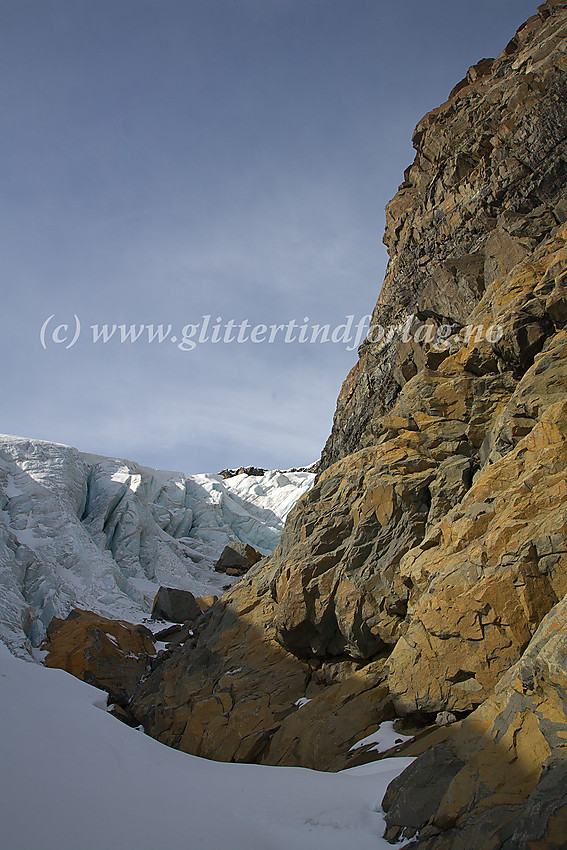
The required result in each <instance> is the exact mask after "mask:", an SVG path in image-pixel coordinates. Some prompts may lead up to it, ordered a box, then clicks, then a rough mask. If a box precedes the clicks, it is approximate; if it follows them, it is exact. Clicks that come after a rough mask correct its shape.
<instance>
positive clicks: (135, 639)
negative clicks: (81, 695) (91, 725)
mask: <svg viewBox="0 0 567 850" xmlns="http://www.w3.org/2000/svg"><path fill="white" fill-rule="evenodd" d="M42 649H43V650H45V651H46V652H47V655H46V656H45V665H46V667H59V668H61V669H62V670H66V671H67V672H68V673H72V675H73V676H76V677H77V678H78V679H82V680H83V681H84V682H88V683H89V684H90V685H94V686H95V687H97V688H101V689H102V690H103V691H107V693H108V694H109V697H110V701H111V702H113V703H116V704H117V705H119V706H121V707H122V708H125V707H126V705H127V704H128V700H129V699H130V696H131V694H132V692H133V691H134V689H135V687H136V685H137V684H138V683H139V681H140V679H141V678H142V677H143V676H144V675H145V674H146V673H148V672H149V669H150V662H151V659H152V657H153V656H154V655H155V651H156V650H155V647H154V643H153V640H152V635H151V632H150V631H149V630H148V629H146V628H145V627H144V626H135V625H132V624H131V623H126V622H124V621H121V620H109V619H107V618H106V617H100V616H99V615H98V614H93V612H92V611H81V610H80V609H77V608H76V609H74V610H73V611H71V613H70V614H69V616H68V617H67V618H66V619H65V620H60V619H59V618H57V617H54V618H53V620H52V621H51V623H50V625H49V628H48V630H47V637H46V639H45V641H44V643H43V644H42Z"/></svg>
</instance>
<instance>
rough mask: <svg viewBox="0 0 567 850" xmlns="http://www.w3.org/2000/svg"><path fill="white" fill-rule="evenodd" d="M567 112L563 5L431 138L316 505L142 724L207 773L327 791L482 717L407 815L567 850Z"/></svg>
mask: <svg viewBox="0 0 567 850" xmlns="http://www.w3.org/2000/svg"><path fill="white" fill-rule="evenodd" d="M566 102H567V3H561V2H557V0H548V2H546V3H544V4H543V5H542V6H541V7H540V8H539V10H538V12H537V14H536V15H534V16H533V17H532V18H530V19H529V20H528V21H527V22H526V23H525V24H524V25H523V26H522V27H521V28H520V30H519V31H518V32H517V33H516V35H515V36H514V38H513V39H512V40H511V41H510V43H509V44H508V46H507V47H506V48H505V50H504V51H503V52H502V53H501V54H500V56H498V57H497V58H496V59H495V60H482V61H481V62H479V63H478V64H477V65H475V66H473V67H472V68H471V69H470V70H469V72H468V74H467V77H466V79H465V80H464V81H462V83H460V84H459V85H458V86H456V87H455V89H454V90H453V91H452V92H451V95H450V97H449V99H448V101H447V102H446V103H444V104H443V105H442V106H440V107H439V108H438V109H436V110H434V111H433V112H431V113H429V115H427V116H425V118H423V119H422V120H421V121H420V123H419V124H418V126H417V128H416V131H415V134H414V145H415V148H416V158H415V161H414V163H413V165H411V166H410V167H409V168H408V169H407V171H406V174H405V179H404V182H403V183H402V185H401V187H400V189H399V192H398V194H397V195H396V197H395V198H394V200H393V201H392V202H391V203H390V205H389V206H388V211H387V227H386V236H385V240H386V244H387V245H388V250H389V253H390V262H389V266H388V270H387V274H386V281H385V284H384V288H383V290H382V293H381V295H380V299H379V301H378V304H377V307H376V309H375V311H374V316H373V324H372V328H371V333H370V335H369V339H368V340H367V341H366V342H365V343H364V344H363V345H362V347H361V349H360V359H359V362H358V363H357V365H356V366H355V367H354V369H353V370H352V372H351V373H350V375H349V376H348V378H347V380H346V381H345V384H344V386H343V389H342V391H341V395H340V397H339V400H338V404H337V412H336V416H335V422H334V426H333V432H332V434H331V437H330V438H329V441H328V443H327V445H326V447H325V449H324V452H323V455H322V459H321V464H320V473H319V475H318V478H317V481H316V483H315V485H314V487H313V489H312V490H311V491H310V492H309V493H308V494H307V495H306V496H304V497H303V498H302V499H301V500H300V501H299V502H298V503H297V505H296V507H295V508H294V510H293V511H292V512H291V513H290V515H289V516H288V520H287V524H286V529H285V532H284V535H283V537H282V541H281V544H280V546H279V547H278V549H277V550H276V552H275V553H274V555H273V556H272V557H271V558H269V559H267V560H264V561H263V562H262V564H261V565H259V566H257V567H254V568H252V569H251V570H250V571H249V572H248V574H247V575H246V578H245V579H244V580H243V581H241V582H240V583H239V584H237V585H236V586H235V587H234V588H233V589H231V590H230V591H229V592H228V593H227V594H226V595H225V596H224V597H223V599H222V600H221V601H220V602H219V603H217V605H215V606H213V608H212V609H211V610H210V612H209V614H208V615H207V616H206V617H205V618H203V621H202V625H200V627H199V628H198V630H197V631H196V633H195V635H194V637H193V639H192V640H191V641H190V642H187V643H186V644H185V645H184V647H183V648H181V649H179V650H178V651H176V652H174V653H173V654H172V656H171V657H170V658H169V659H168V660H167V662H165V663H164V664H163V665H162V666H161V667H159V668H158V669H156V670H155V671H154V673H152V675H151V676H150V677H149V678H148V679H147V680H145V682H144V683H143V685H142V686H141V687H140V688H139V689H138V690H137V692H136V694H135V695H134V698H133V702H132V710H133V711H134V713H135V714H136V716H137V718H138V719H139V720H140V721H141V722H143V723H144V726H145V728H146V730H147V731H148V732H150V733H151V734H153V735H155V736H156V737H158V738H159V739H160V740H162V741H164V742H165V743H169V744H172V745H173V746H177V747H180V748H181V749H184V750H187V751H189V752H194V753H198V754H200V755H205V756H208V757H213V758H221V759H226V760H234V761H240V760H255V761H261V762H265V763H271V764H294V765H295V764H301V765H305V766H308V767H319V768H324V769H338V768H340V767H344V766H346V765H348V764H349V750H350V747H351V746H352V744H353V743H355V742H356V741H357V740H360V739H361V738H363V737H364V736H365V735H367V734H369V733H371V732H373V731H375V730H376V728H377V727H378V726H379V725H380V724H381V723H382V722H383V721H385V720H388V719H389V718H392V717H393V716H395V715H398V716H399V715H405V716H407V717H408V718H411V719H412V720H413V722H415V723H416V724H419V723H420V722H421V723H422V724H426V723H428V722H431V721H432V720H433V719H434V718H435V717H436V716H437V715H439V714H440V715H441V716H448V715H449V714H452V715H454V716H455V717H457V718H458V719H459V720H461V721H463V718H467V719H466V720H464V721H463V722H461V724H460V725H459V724H457V725H455V726H453V727H452V729H453V732H452V734H449V737H448V738H447V740H446V741H444V742H443V743H442V744H439V748H437V749H434V750H430V751H429V752H427V753H425V754H424V755H423V756H422V757H421V758H420V759H418V760H417V761H416V762H415V765H414V766H413V767H412V768H410V770H409V772H406V774H403V775H402V778H401V779H400V781H399V783H398V784H397V785H396V787H395V788H394V789H392V791H391V793H390V794H389V795H388V799H387V801H386V805H387V806H389V822H390V827H389V829H390V835H391V836H392V837H396V836H397V835H398V834H399V833H400V832H401V831H402V830H404V829H409V830H412V829H413V830H414V831H419V830H421V834H420V835H419V837H418V838H417V839H416V840H417V841H418V842H419V843H418V845H417V846H423V847H427V848H428V850H449V848H455V850H463V848H469V847H473V846H483V847H487V848H494V850H504V848H505V850H512V848H520V847H527V846H531V847H534V848H535V847H538V848H539V847H546V848H552V847H561V846H564V844H562V842H563V841H564V836H565V834H566V833H565V829H564V827H563V820H562V819H563V817H564V806H565V800H564V796H562V795H563V791H562V790H561V788H564V787H565V784H564V782H563V785H562V786H561V787H560V786H559V784H558V783H559V780H560V779H561V780H562V777H564V776H565V775H566V774H567V768H566V766H565V765H566V762H565V732H564V731H563V732H561V726H562V725H563V730H564V729H565V721H566V713H565V712H566V703H565V695H564V684H563V683H564V680H565V675H566V670H567V661H566V656H565V647H564V645H563V643H564V641H563V637H562V635H563V632H564V630H565V629H566V628H567V617H566V609H565V602H564V601H563V600H564V597H565V594H566V591H567V480H566V478H565V466H566V462H567V394H566V390H567V331H566V329H565V323H566V321H567V224H566V222H567V180H566V178H567V111H566V110H565V103H566ZM522 665H523V666H522ZM522 671H523V672H522ZM530 671H531V673H530ZM522 676H523V677H524V679H525V686H524V685H522V686H521V687H520V685H518V681H524V679H522ZM530 676H531V678H530ZM518 677H519V679H518ZM306 699H309V700H310V702H309V703H308V704H305V705H303V707H298V706H297V705H296V704H297V703H298V701H300V702H301V701H302V700H306ZM455 729H456V730H457V731H454V730H455ZM506 766H509V771H508V768H507V767H506ZM562 781H563V780H562ZM555 785H557V788H555ZM420 787H421V788H422V792H420V798H419V806H416V809H415V811H414V812H413V813H412V812H410V810H409V809H410V807H408V806H407V805H406V804H405V802H404V801H405V800H410V799H412V795H414V796H415V795H416V794H417V791H416V789H419V788H420ZM553 789H555V790H553ZM467 830H468V831H467ZM475 830H476V831H475ZM406 834H408V833H406ZM416 834H417V833H416ZM557 836H562V837H561V838H557ZM514 842H515V843H514ZM522 842H523V843H522ZM530 842H531V844H530ZM538 842H540V843H538ZM541 842H543V843H541ZM554 842H555V843H554Z"/></svg>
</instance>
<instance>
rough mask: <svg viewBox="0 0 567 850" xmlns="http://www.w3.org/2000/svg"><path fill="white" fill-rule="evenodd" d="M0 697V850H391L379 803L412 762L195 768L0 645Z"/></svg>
mask: <svg viewBox="0 0 567 850" xmlns="http://www.w3.org/2000/svg"><path fill="white" fill-rule="evenodd" d="M0 699H1V701H2V721H3V722H2V729H1V732H0V759H1V764H2V776H3V781H2V789H1V794H0V823H1V824H2V847H3V848H4V850H31V848H33V847H41V848H42V850H77V848H80V850H102V848H109V850H115V848H120V849H121V850H159V848H176V849H178V850H181V848H191V850H196V848H200V847H202V848H208V850H211V848H214V850H225V848H226V850H345V848H348V850H386V848H390V850H391V845H390V844H388V843H387V842H386V841H384V840H383V839H382V838H381V837H380V836H381V835H382V833H383V831H384V823H383V816H382V814H381V812H380V801H381V800H382V797H383V794H384V792H385V789H386V786H387V784H388V783H389V782H390V781H391V780H392V779H393V778H394V777H395V776H396V775H397V774H398V773H400V772H401V770H403V769H404V768H405V767H406V766H407V765H408V764H409V763H410V762H411V761H412V759H407V758H405V759H388V760H384V761H379V762H375V763H374V764H370V765H364V766H363V767H360V768H351V769H350V770H346V771H343V772H342V773H336V774H332V773H319V772H317V771H312V770H306V769H301V768H285V767H263V766H257V765H242V764H223V763H220V762H213V761H207V760H205V759H200V758H196V757H195V756H189V755H186V754H185V753H181V752H178V751H177V750H173V749H170V748H169V747H166V746H164V745H163V744H160V743H159V742H157V741H154V740H153V739H152V738H149V737H147V736H146V735H144V734H143V733H142V732H138V731H136V730H134V729H130V728H128V727H127V726H124V725H123V724H122V723H120V722H119V721H118V720H116V719H115V718H114V717H112V716H111V715H110V714H108V713H107V712H106V711H105V707H106V694H104V693H102V692H101V691H98V690H96V689H95V688H92V687H91V686H90V685H86V684H85V683H83V682H80V681H79V680H78V679H75V678H73V677H72V676H71V675H69V674H68V673H65V672H63V671H62V670H52V669H46V668H44V667H41V666H40V665H38V664H34V663H33V662H26V661H23V660H21V659H19V658H15V657H14V656H12V655H11V654H10V653H9V652H8V651H7V649H6V648H5V647H4V646H2V645H1V644H0Z"/></svg>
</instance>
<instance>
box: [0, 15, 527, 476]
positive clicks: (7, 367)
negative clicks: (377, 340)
mask: <svg viewBox="0 0 567 850" xmlns="http://www.w3.org/2000/svg"><path fill="white" fill-rule="evenodd" d="M535 8H536V2H524V0H476V2H472V0H470V1H469V0H430V2H428V3H424V2H423V0H406V2H404V3H398V2H393V0H384V2H382V0H0V114H1V115H2V117H3V122H4V132H3V133H2V136H1V138H0V163H1V165H0V168H1V171H2V192H1V194H0V275H1V276H0V281H1V287H2V305H3V309H2V311H1V313H0V356H1V357H2V362H3V366H4V368H3V369H2V379H1V380H2V422H1V423H0V431H2V432H4V433H10V434H16V435H20V436H25V437H32V438H39V439H45V440H52V441H55V442H61V443H67V444H70V445H74V446H76V447H77V448H78V449H80V450H81V451H87V452H93V453H97V454H103V455H111V456H119V457H127V458H129V459H132V460H136V461H138V462H139V463H141V464H143V465H148V466H153V467H158V468H165V469H174V470H180V471H182V472H187V473H198V472H217V471H219V470H220V469H222V468H225V467H239V466H241V465H249V464H253V465H257V466H263V467H266V468H288V467H291V466H301V465H304V464H308V463H311V462H313V461H314V460H316V459H317V458H318V457H319V455H320V452H321V449H322V447H323V444H324V442H325V440H326V438H327V436H328V434H329V433H330V429H331V425H332V417H333V413H334V409H335V404H336V398H337V395H338V392H339V390H340V386H341V384H342V381H343V380H344V378H345V377H346V375H347V373H348V371H349V369H350V368H351V367H352V366H353V365H354V363H355V362H356V347H357V346H356V342H357V339H356V326H357V324H358V323H359V322H360V323H361V325H360V327H361V330H363V329H364V325H363V319H364V316H367V315H368V314H369V313H371V311H372V309H373V307H374V305H375V303H376V299H377V296H378V293H379V290H380V286H381V282H382V279H383V276H384V270H385V266H386V262H387V255H386V251H385V248H384V246H383V245H382V241H381V240H382V234H383V230H384V207H385V205H386V203H387V202H388V200H389V199H390V198H391V197H392V196H393V195H394V194H395V192H396V190H397V187H398V185H399V184H400V183H401V182H402V180H403V170H404V168H406V166H407V165H409V164H410V163H411V161H412V160H413V151H412V147H411V135H412V131H413V128H414V126H415V125H416V124H417V122H418V121H419V119H420V118H421V117H422V115H424V114H425V113H426V112H427V111H428V110H430V109H433V108H435V107H436V106H437V105H439V104H440V103H442V102H443V101H444V100H446V98H447V96H448V93H449V91H450V90H451V89H452V88H453V86H454V85H455V83H457V82H458V81H459V80H461V79H462V77H463V76H464V75H465V73H466V71H467V68H468V67H469V66H470V65H471V64H473V63H475V62H477V61H479V60H480V59H481V58H483V57H485V56H495V55H497V54H498V53H499V52H500V51H501V50H502V49H503V48H504V46H505V45H506V43H507V41H508V40H509V39H510V38H511V37H512V35H513V34H514V32H515V30H516V29H517V27H518V26H519V25H520V24H521V23H522V22H523V21H524V20H525V19H526V18H527V17H529V15H530V14H533V13H534V11H535ZM349 316H350V317H352V319H350V320H349V319H348V317H349ZM206 317H210V318H209V319H208V324H207V319H206ZM292 321H293V322H295V323H296V325H292V324H290V323H291V322H292ZM230 322H232V324H231V325H229V326H228V327H227V323H230ZM349 322H350V323H351V328H352V329H351V328H343V329H342V330H341V325H345V324H347V323H349ZM243 323H244V324H243ZM327 324H328V325H329V334H328V335H329V336H330V335H331V333H332V331H333V330H334V329H336V332H335V335H334V337H335V341H334V342H333V340H332V339H329V340H328V341H327V342H322V341H321V337H322V335H323V333H324V331H323V330H321V331H320V332H319V334H318V335H316V339H315V341H314V342H311V338H312V334H313V326H316V325H319V326H324V325H327ZM105 325H107V326H108V327H107V334H110V332H111V331H112V328H113V327H115V330H114V332H113V333H112V335H111V336H110V337H109V338H108V340H107V342H104V333H103V329H104V326H105ZM148 325H149V326H151V328H153V330H148ZM160 325H161V326H162V335H163V340H162V341H161V342H160V341H159V335H158V329H159V326H160ZM205 325H206V326H205ZM215 325H218V329H217V331H216V332H215V331H214V327H215ZM302 325H305V326H306V328H305V330H304V331H303V332H301V326H302ZM131 326H134V333H133V334H132V333H130V328H131ZM142 326H143V328H142ZM122 328H123V329H122ZM141 328H142V330H140V329H141ZM184 328H185V335H184V333H183V329H184ZM254 328H256V330H255V331H254ZM263 329H265V330H263ZM274 329H275V330H274ZM348 331H350V334H349V332H348ZM138 332H139V335H138ZM152 335H154V339H153V341H152V342H150V337H151V336H152ZM136 336H137V338H136V339H135V341H132V340H133V338H134V337H136ZM252 336H254V338H255V341H253V339H252V338H251V337H252ZM239 337H240V341H238V339H239ZM270 337H272V341H270ZM215 338H216V339H218V342H214V341H213V340H214V339H215ZM300 338H303V339H304V340H305V342H301V341H300ZM358 341H360V340H358Z"/></svg>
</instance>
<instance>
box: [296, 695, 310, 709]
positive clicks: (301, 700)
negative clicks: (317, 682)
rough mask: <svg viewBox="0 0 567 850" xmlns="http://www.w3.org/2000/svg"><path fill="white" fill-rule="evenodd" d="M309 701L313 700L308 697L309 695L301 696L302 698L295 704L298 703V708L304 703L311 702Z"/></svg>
mask: <svg viewBox="0 0 567 850" xmlns="http://www.w3.org/2000/svg"><path fill="white" fill-rule="evenodd" d="M309 702H311V700H310V699H307V697H300V698H299V699H298V700H297V702H296V703H295V705H296V706H297V707H298V708H303V706H304V705H307V703H309Z"/></svg>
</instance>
